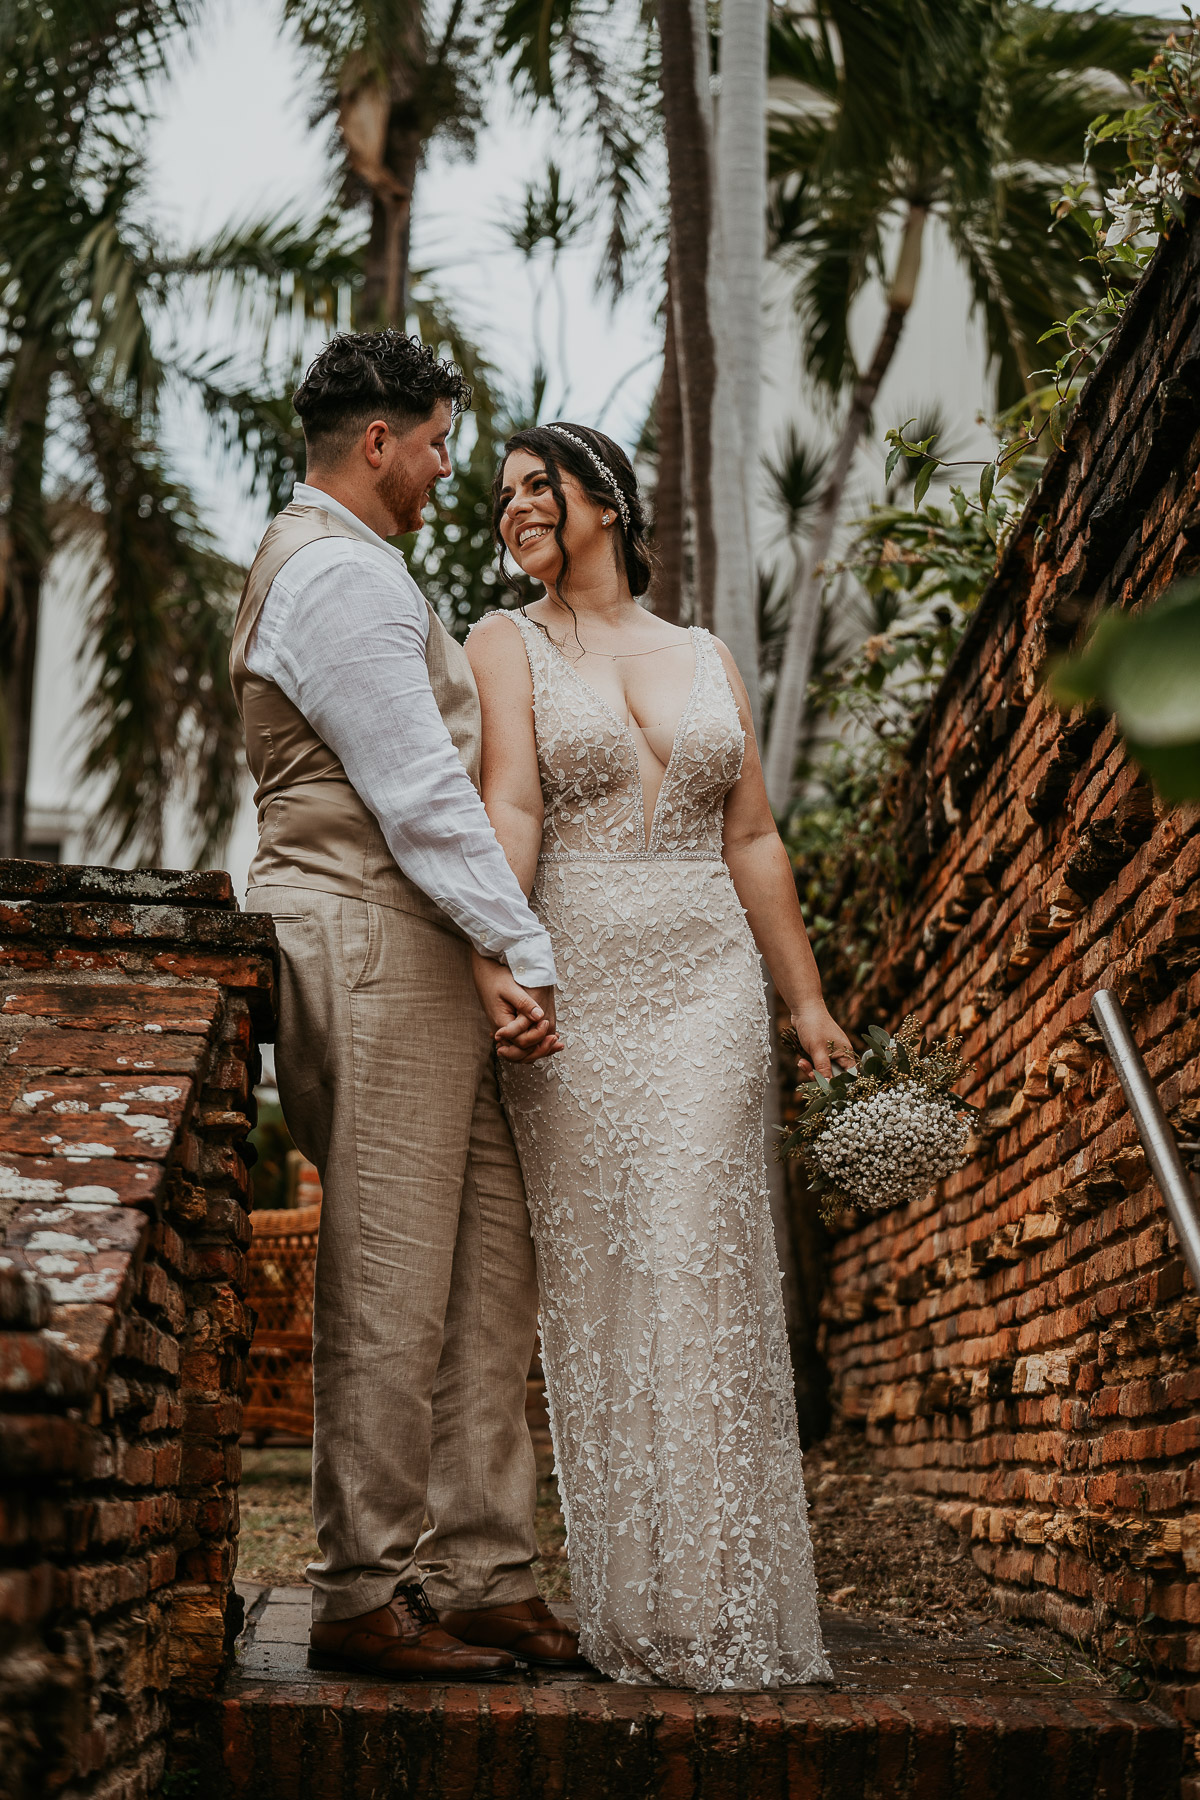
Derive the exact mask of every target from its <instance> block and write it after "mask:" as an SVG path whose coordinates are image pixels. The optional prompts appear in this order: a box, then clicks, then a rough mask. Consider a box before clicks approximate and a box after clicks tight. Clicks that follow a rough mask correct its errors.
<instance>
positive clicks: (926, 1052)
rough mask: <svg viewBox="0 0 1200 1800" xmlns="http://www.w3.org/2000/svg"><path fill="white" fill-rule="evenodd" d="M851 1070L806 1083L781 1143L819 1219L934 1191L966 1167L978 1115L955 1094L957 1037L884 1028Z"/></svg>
mask: <svg viewBox="0 0 1200 1800" xmlns="http://www.w3.org/2000/svg"><path fill="white" fill-rule="evenodd" d="M865 1035H866V1038H867V1040H868V1047H867V1048H866V1049H865V1050H864V1051H863V1054H862V1056H861V1058H860V1059H859V1063H858V1067H857V1069H854V1070H849V1071H843V1072H841V1073H838V1074H835V1075H833V1076H832V1077H822V1076H820V1075H816V1076H814V1077H813V1078H812V1080H811V1081H806V1082H802V1083H801V1086H800V1088H799V1090H798V1096H797V1097H798V1098H799V1099H801V1100H802V1101H804V1102H805V1106H804V1110H803V1112H802V1113H801V1115H800V1117H799V1119H798V1120H797V1121H796V1124H795V1126H794V1127H793V1129H792V1131H791V1133H790V1135H789V1136H788V1137H787V1138H786V1139H785V1140H784V1142H783V1143H782V1144H781V1146H780V1154H781V1155H783V1156H796V1157H799V1158H800V1161H801V1162H802V1163H803V1164H804V1167H805V1170H806V1171H807V1174H808V1178H809V1182H810V1185H811V1186H812V1188H813V1190H814V1192H815V1193H816V1195H817V1197H818V1204H819V1210H820V1213H821V1217H822V1218H823V1219H824V1220H825V1221H826V1223H827V1224H830V1225H832V1224H833V1223H834V1221H835V1220H836V1218H837V1216H838V1214H839V1213H840V1212H841V1210H842V1209H843V1208H844V1207H846V1206H856V1207H858V1208H859V1210H860V1211H862V1212H867V1213H879V1212H887V1211H888V1210H889V1209H890V1208H892V1207H894V1206H905V1205H907V1204H908V1202H909V1201H911V1200H920V1199H923V1198H924V1197H925V1195H926V1194H928V1193H929V1191H930V1189H931V1188H932V1187H933V1184H934V1183H935V1182H936V1181H940V1180H941V1179H942V1177H943V1176H945V1175H952V1174H953V1173H954V1171H955V1170H956V1169H960V1168H961V1167H962V1165H963V1163H964V1162H965V1161H966V1156H967V1148H966V1147H967V1140H968V1138H969V1136H970V1127H969V1125H968V1123H967V1119H966V1118H965V1117H964V1114H967V1115H969V1114H971V1113H973V1112H974V1111H975V1108H974V1107H973V1106H971V1105H969V1104H968V1102H967V1101H965V1100H963V1099H962V1098H961V1097H960V1096H959V1095H958V1094H956V1093H954V1092H952V1088H953V1084H954V1082H956V1081H957V1080H958V1079H959V1077H960V1076H961V1075H962V1074H963V1073H964V1072H965V1066H964V1063H963V1060H962V1045H961V1043H960V1041H959V1040H958V1039H957V1038H946V1039H944V1040H943V1041H942V1042H941V1043H934V1044H930V1045H926V1043H925V1037H924V1032H923V1030H922V1026H921V1021H920V1019H918V1018H917V1017H916V1015H915V1014H910V1015H909V1017H908V1018H906V1019H905V1020H904V1022H903V1024H902V1025H901V1026H900V1029H899V1030H898V1031H897V1033H896V1035H895V1037H890V1036H889V1035H888V1033H887V1032H886V1031H884V1030H882V1029H881V1028H880V1027H879V1026H877V1025H872V1026H870V1027H869V1028H868V1030H867V1032H866V1034H865Z"/></svg>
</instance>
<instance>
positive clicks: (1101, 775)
mask: <svg viewBox="0 0 1200 1800" xmlns="http://www.w3.org/2000/svg"><path fill="white" fill-rule="evenodd" d="M1198 264H1200V229H1198V228H1197V224H1196V222H1195V220H1193V222H1192V225H1191V228H1190V229H1188V230H1180V231H1178V232H1177V233H1176V235H1175V237H1174V238H1173V239H1172V240H1171V241H1170V242H1169V243H1168V244H1167V245H1166V246H1165V247H1164V248H1163V249H1162V250H1161V251H1160V253H1159V256H1158V258H1157V259H1156V261H1155V263H1154V264H1153V265H1152V268H1151V270H1150V271H1149V273H1148V275H1147V277H1146V279H1145V281H1144V282H1143V285H1142V287H1141V289H1140V290H1139V291H1138V293H1137V295H1136V296H1135V297H1134V299H1133V301H1132V302H1131V304H1130V307H1129V310H1128V312H1127V314H1126V317H1125V320H1124V321H1123V324H1122V328H1121V330H1120V332H1119V335H1118V337H1117V338H1116V340H1115V341H1114V343H1113V345H1112V346H1111V348H1110V351H1109V353H1108V354H1107V356H1106V358H1105V359H1104V361H1103V363H1102V364H1101V365H1100V366H1099V368H1098V369H1097V371H1096V373H1095V374H1094V376H1093V378H1092V380H1091V382H1090V383H1089V386H1088V388H1087V389H1086V390H1085V393H1084V395H1083V396H1082V398H1081V401H1080V404H1079V406H1078V409H1077V411H1076V413H1075V415H1074V419H1073V422H1072V424H1071V427H1070V431H1069V436H1068V438H1067V441H1066V444H1065V446H1064V449H1063V450H1062V452H1061V453H1058V454H1056V455H1055V456H1054V458H1053V460H1052V462H1051V463H1050V464H1049V465H1048V467H1047V469H1046V473H1045V477H1044V479H1043V482H1042V484H1041V487H1040V489H1039V491H1038V492H1037V493H1036V495H1035V496H1034V498H1033V500H1032V501H1031V503H1030V505H1029V507H1028V509H1027V512H1026V514H1025V516H1024V518H1023V520H1022V522H1021V525H1020V527H1019V528H1018V530H1017V532H1016V534H1015V537H1014V540H1013V542H1012V543H1011V544H1010V546H1009V547H1008V550H1007V554H1006V555H1005V557H1004V560H1003V562H1002V564H1001V567H1000V569H999V571H998V575H997V578H996V580H995V581H994V583H993V584H992V586H991V588H990V589H989V591H988V593H987V595H986V596H985V598H984V600H983V602H982V604H981V606H980V609H979V612H978V615H977V616H976V618H975V619H974V621H973V623H972V626H971V629H970V631H969V633H968V636H967V639H966V641H965V642H964V644H963V645H962V646H961V647H960V651H959V653H958V655H957V657H956V659H955V661H954V664H953V665H952V667H951V669H950V670H949V672H948V674H947V677H946V679H945V681H944V682H943V684H942V687H941V689H940V691H939V693H938V694H937V696H936V699H935V701H934V704H933V706H932V709H931V712H930V715H929V718H928V722H927V726H926V727H925V728H923V730H922V732H921V734H920V736H919V738H918V740H917V742H916V744H915V745H914V747H913V752H912V757H911V762H910V768H909V774H908V776H907V778H906V780H905V782H904V783H903V784H902V790H903V791H902V795H901V803H900V806H899V811H898V816H897V819H896V825H895V829H896V835H897V841H898V842H899V843H901V844H902V845H903V851H904V858H905V862H906V866H907V871H908V876H909V879H910V881H911V884H912V885H911V889H910V897H909V899H908V901H907V902H906V905H905V908H904V911H903V913H902V916H901V917H900V918H899V920H898V921H897V922H896V923H895V925H894V927H893V928H892V930H891V932H890V935H889V937H888V938H887V940H886V943H885V948H884V950H883V952H882V954H881V956H880V958H879V960H878V962H877V964H876V967H875V969H874V973H873V975H872V978H871V979H870V981H869V982H868V983H867V984H866V985H865V986H862V987H860V988H858V989H857V990H856V991H847V992H845V993H843V994H840V995H839V994H836V993H834V994H833V995H831V999H832V1001H833V1003H834V1006H835V1009H837V1008H840V1010H841V1011H842V1013H843V1014H845V1015H846V1016H847V1018H848V1020H849V1022H850V1023H851V1024H854V1025H858V1026H860V1027H861V1026H862V1025H865V1024H867V1023H870V1022H872V1021H874V1020H885V1021H887V1022H889V1023H892V1024H895V1023H896V1022H897V1021H898V1019H899V1018H900V1017H901V1016H902V1014H903V1013H905V1012H907V1011H910V1010H915V1011H918V1012H919V1013H920V1014H921V1016H922V1017H923V1018H924V1019H925V1020H926V1021H927V1023H928V1025H929V1026H930V1027H931V1028H932V1030H933V1031H934V1032H936V1033H937V1034H939V1035H940V1034H942V1033H946V1032H955V1031H957V1032H960V1033H961V1034H962V1035H963V1037H964V1039H965V1053H966V1055H967V1057H968V1059H969V1061H970V1062H971V1064H972V1065H973V1068H974V1071H975V1074H974V1080H973V1082H972V1084H971V1085H970V1086H968V1087H965V1088H964V1089H963V1091H964V1093H966V1094H967V1097H968V1098H971V1099H974V1100H976V1101H978V1102H983V1103H985V1104H986V1106H987V1113H986V1117H985V1119H984V1120H983V1123H982V1126H981V1128H980V1131H979V1136H978V1140H977V1151H976V1154H975V1155H974V1157H973V1159H972V1161H971V1162H970V1163H969V1165H968V1166H967V1167H966V1168H965V1169H964V1170H963V1172H962V1173H961V1174H960V1175H959V1176H957V1177H956V1178H955V1179H953V1180H952V1181H948V1182H946V1183H944V1184H943V1187H942V1189H941V1191H940V1193H939V1195H938V1196H937V1197H935V1198H934V1199H931V1200H930V1201H929V1202H928V1203H926V1204H923V1205H920V1206H912V1207H909V1208H906V1209H904V1210H902V1211H900V1212H898V1213H896V1214H894V1215H891V1216H888V1217H884V1218H881V1219H878V1220H876V1221H874V1222H869V1223H863V1224H860V1223H859V1222H858V1215H857V1214H854V1213H849V1214H847V1215H846V1216H845V1219H844V1220H843V1221H842V1225H843V1229H841V1230H840V1231H839V1232H837V1233H836V1234H835V1241H834V1245H833V1251H832V1263H831V1271H830V1279H829V1284H828V1288H827V1292H826V1296H825V1300H824V1305H823V1316H824V1327H823V1333H824V1350H825V1355H826V1357H827V1360H828V1365H829V1368H830V1372H831V1375H832V1380H833V1394H834V1401H835V1404H836V1405H837V1406H838V1407H840V1408H841V1409H842V1410H843V1411H844V1413H845V1414H846V1415H847V1416H849V1417H850V1418H852V1419H856V1420H859V1421H862V1422H863V1423H864V1424H865V1429H866V1433H867V1437H868V1440H869V1442H870V1443H871V1444H872V1445H873V1446H874V1448H875V1453H876V1456H877V1457H878V1459H879V1461H880V1462H882V1463H884V1464H886V1465H887V1466H888V1467H889V1468H891V1469H893V1470H895V1471H896V1472H897V1473H898V1474H899V1475H901V1476H902V1478H903V1479H904V1480H905V1481H906V1482H907V1483H908V1484H909V1485H911V1487H912V1488H914V1489H917V1490H920V1491H922V1492H924V1493H927V1494H930V1495H933V1496H936V1497H937V1499H938V1500H939V1501H940V1502H941V1508H942V1512H943V1515H944V1517H945V1518H946V1519H947V1520H948V1521H949V1522H950V1523H952V1524H953V1525H954V1526H955V1527H956V1528H957V1529H958V1530H959V1531H961V1532H962V1534H963V1535H964V1538H966V1539H967V1540H968V1541H969V1543H970V1546H971V1551H972V1554H973V1556H974V1558H975V1560H976V1562H977V1563H978V1564H979V1565H980V1567H981V1568H983V1569H984V1570H985V1571H986V1573H987V1574H988V1575H989V1576H990V1578H991V1579H992V1581H993V1582H994V1584H995V1590H996V1595H997V1599H998V1602H999V1605H1000V1607H1001V1608H1002V1610H1003V1611H1004V1612H1005V1613H1007V1614H1010V1615H1016V1616H1021V1617H1027V1618H1035V1619H1039V1620H1043V1621H1047V1622H1049V1623H1050V1624H1052V1625H1054V1626H1057V1627H1058V1628H1059V1629H1061V1630H1062V1631H1063V1632H1066V1633H1069V1634H1079V1635H1080V1636H1082V1637H1084V1638H1086V1639H1088V1640H1090V1641H1091V1642H1093V1643H1094V1644H1095V1645H1096V1646H1097V1647H1098V1648H1100V1649H1102V1650H1103V1652H1105V1653H1106V1654H1107V1655H1108V1656H1112V1657H1115V1658H1116V1659H1118V1660H1120V1661H1123V1662H1126V1663H1128V1664H1130V1665H1137V1668H1138V1671H1139V1673H1140V1675H1141V1676H1142V1677H1145V1678H1148V1679H1149V1680H1151V1681H1153V1682H1154V1683H1156V1684H1157V1687H1158V1692H1159V1695H1160V1697H1161V1698H1163V1699H1165V1700H1167V1701H1168V1702H1169V1703H1171V1704H1173V1705H1174V1706H1175V1707H1176V1708H1177V1709H1178V1710H1179V1711H1180V1712H1181V1713H1182V1714H1183V1716H1184V1717H1186V1718H1187V1719H1188V1720H1190V1722H1191V1725H1192V1727H1193V1729H1194V1728H1195V1726H1196V1725H1197V1724H1200V1683H1198V1682H1197V1681H1196V1676H1197V1673H1198V1672H1200V1583H1198V1582H1197V1581H1196V1580H1195V1574H1196V1571H1197V1570H1198V1569H1200V1517H1198V1514H1197V1511H1196V1508H1197V1502H1198V1501H1200V1355H1198V1352H1197V1313H1198V1310H1200V1303H1198V1300H1197V1295H1196V1293H1195V1291H1194V1289H1193V1287H1192V1285H1191V1281H1190V1278H1189V1277H1188V1275H1187V1274H1186V1272H1185V1269H1184V1266H1183V1263H1182V1261H1181V1259H1180V1257H1179V1255H1178V1253H1177V1246H1176V1242H1175V1239H1174V1236H1173V1233H1172V1231H1171V1229H1170V1226H1169V1225H1168V1222H1167V1218H1166V1214H1165V1212H1164V1210H1163V1207H1162V1204H1161V1200H1160V1197H1159V1194H1158V1192H1157V1190H1156V1188H1155V1187H1154V1185H1153V1183H1152V1182H1151V1181H1150V1180H1149V1178H1148V1175H1147V1170H1146V1164H1145V1159H1144V1157H1143V1156H1142V1153H1141V1151H1140V1148H1139V1146H1138V1139H1137V1135H1136V1132H1135V1130H1134V1128H1133V1124H1132V1121H1131V1119H1130V1118H1129V1115H1128V1113H1127V1110H1126V1108H1125V1105H1124V1101H1123V1098H1122V1095H1121V1091H1120V1088H1119V1086H1118V1084H1117V1081H1116V1077H1115V1075H1114V1072H1113V1070H1112V1067H1111V1066H1110V1064H1109V1062H1108V1060H1107V1058H1106V1056H1105V1054H1104V1051H1103V1047H1102V1045H1101V1044H1100V1041H1099V1037H1098V1034H1097V1032H1096V1031H1095V1029H1094V1028H1093V1026H1092V1024H1091V1022H1090V1018H1089V1003H1090V1000H1091V996H1092V993H1093V992H1094V990H1095V989H1096V988H1097V987H1098V986H1111V987H1114V988H1116V990H1117V992H1118V994H1119V995H1120V997H1121V999H1122V1001H1123V1003H1124V1005H1125V1007H1126V1009H1127V1011H1128V1013H1129V1015H1130V1019H1131V1023H1132V1026H1133V1030H1134V1034H1135V1036H1136V1038H1137V1039H1138V1042H1139V1044H1140V1046H1141V1047H1142V1050H1143V1052H1144V1054H1145V1056H1146V1059H1147V1061H1148V1064H1149V1067H1150V1069H1151V1072H1152V1074H1153V1076H1154V1078H1155V1080H1156V1081H1157V1082H1158V1084H1159V1093H1160V1097H1161V1099H1162V1101H1163V1103H1164V1105H1165V1107H1166V1108H1167V1111H1168V1113H1169V1114H1170V1115H1171V1116H1172V1117H1173V1120H1174V1122H1175V1124H1176V1125H1177V1127H1183V1128H1185V1129H1186V1130H1188V1131H1189V1132H1190V1134H1191V1135H1192V1136H1195V1135H1196V1127H1197V1125H1200V1014H1198V1008H1200V807H1195V806H1193V807H1184V808H1178V809H1175V810H1173V811H1171V810H1168V809H1166V808H1164V807H1163V806H1162V805H1161V804H1160V803H1159V802H1158V801H1156V799H1155V798H1154V796H1153V794H1152V793H1151V791H1150V790H1149V789H1148V788H1147V786H1146V785H1145V783H1144V782H1143V781H1141V780H1140V779H1139V777H1138V773H1137V771H1136V769H1135V768H1134V767H1132V766H1131V765H1130V763H1129V761H1128V759H1127V758H1126V756H1125V754H1124V752H1123V750H1122V748H1121V745H1120V741H1119V739H1118V737H1117V735H1116V733H1115V731H1114V729H1113V728H1112V726H1111V725H1110V724H1104V723H1102V722H1101V721H1100V720H1099V719H1098V718H1081V717H1078V716H1075V715H1072V716H1071V717H1069V718H1064V717H1063V716H1062V715H1061V714H1059V713H1058V712H1057V711H1056V710H1055V709H1054V708H1053V707H1052V706H1050V705H1049V704H1048V703H1047V701H1046V700H1045V698H1044V697H1043V694H1042V691H1041V676H1042V671H1043V665H1044V663H1045V659H1046V657H1047V655H1048V654H1049V653H1050V652H1051V651H1053V650H1055V649H1057V648H1059V647H1061V646H1063V645H1065V644H1066V643H1068V642H1070V641H1071V640H1072V639H1073V638H1075V637H1077V636H1078V635H1079V633H1080V632H1081V631H1082V630H1083V629H1084V628H1085V627H1086V624H1087V621H1088V619H1089V618H1090V617H1091V616H1092V615H1093V613H1094V611H1095V609H1096V607H1098V606H1101V605H1123V606H1132V605H1136V604H1138V603H1139V602H1141V601H1143V600H1145V599H1147V598H1149V597H1151V596H1153V595H1156V594H1158V593H1159V592H1161V591H1162V590H1163V589H1164V588H1165V587H1166V586H1167V585H1168V584H1169V583H1170V582H1171V581H1172V580H1173V579H1176V578H1178V577H1179V576H1181V575H1184V574H1190V573H1192V572H1193V571H1194V570H1195V568H1196V566H1197V563H1198V561H1200V501H1198V496H1200V443H1198V441H1197V430H1198V428H1200V404H1198V400H1200V286H1198V283H1197V268H1198ZM1185 1791H1186V1792H1187V1793H1188V1794H1190V1795H1193V1796H1194V1795H1196V1794H1200V1782H1198V1781H1196V1780H1195V1779H1194V1778H1192V1780H1191V1782H1190V1784H1188V1785H1186V1786H1185Z"/></svg>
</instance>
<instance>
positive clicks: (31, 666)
mask: <svg viewBox="0 0 1200 1800" xmlns="http://www.w3.org/2000/svg"><path fill="white" fill-rule="evenodd" d="M39 349H40V347H39V346H37V345H35V344H33V343H31V342H28V341H27V342H26V343H25V344H23V345H22V346H21V348H20V349H19V350H18V352H17V355H16V359H15V363H14V369H13V380H12V387H11V390H10V394H11V398H10V404H11V406H12V412H11V414H10V417H9V420H8V428H7V431H6V433H5V438H6V443H5V446H4V454H3V466H0V483H2V485H3V492H4V496H5V498H6V499H7V501H8V506H7V508H6V509H5V511H4V513H3V531H2V533H0V581H2V583H3V585H2V586H0V668H2V669H3V676H2V677H0V683H2V685H0V709H2V713H0V728H2V730H3V737H2V738H0V857H3V856H23V855H24V854H25V803H26V788H27V786H28V782H29V746H30V738H31V735H32V729H33V683H34V673H35V670H36V667H37V640H38V617H39V614H40V611H41V598H42V576H43V573H44V571H45V567H46V563H47V560H48V559H49V554H50V541H49V533H48V530H47V524H46V503H45V499H44V496H43V493H42V480H43V473H44V468H45V456H46V412H47V408H48V405H49V400H50V374H51V364H50V362H49V360H48V359H47V358H46V357H45V355H44V354H39Z"/></svg>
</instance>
